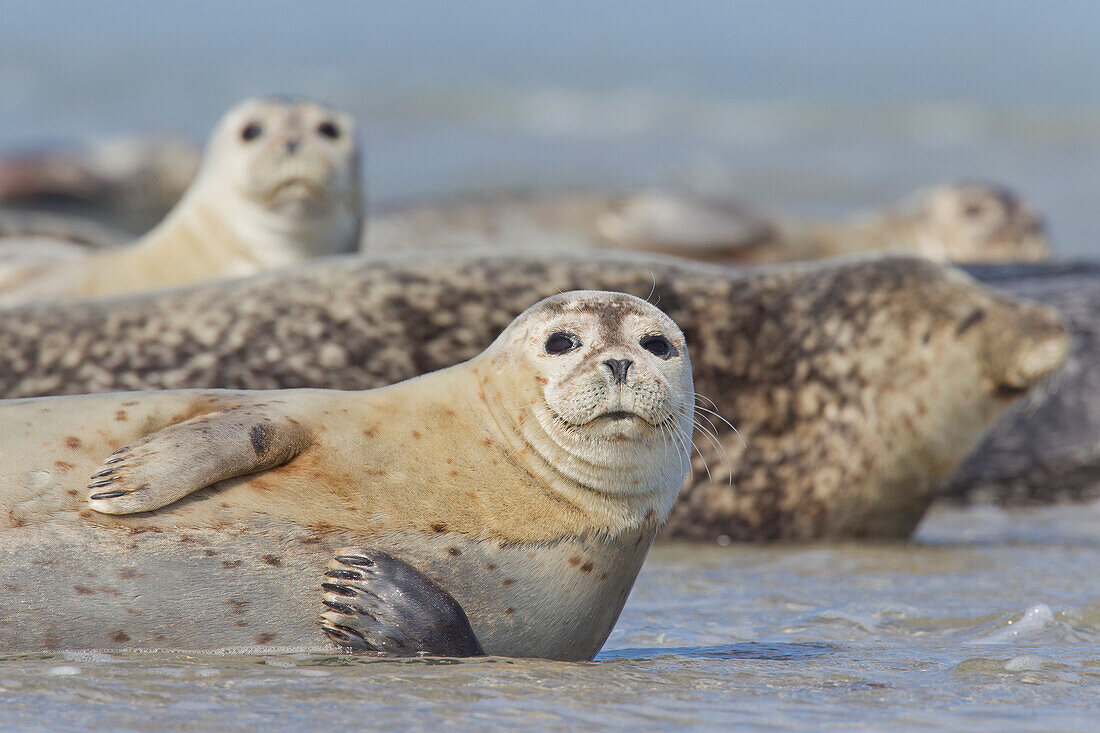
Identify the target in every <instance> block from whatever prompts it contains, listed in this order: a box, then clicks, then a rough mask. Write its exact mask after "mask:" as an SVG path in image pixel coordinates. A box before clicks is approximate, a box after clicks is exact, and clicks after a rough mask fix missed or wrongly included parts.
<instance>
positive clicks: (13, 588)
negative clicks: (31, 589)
mask: <svg viewBox="0 0 1100 733" xmlns="http://www.w3.org/2000/svg"><path fill="white" fill-rule="evenodd" d="M0 588H3V589H4V590H6V591H7V592H8V593H18V592H19V586H18V585H16V584H15V583H4V584H3V585H0Z"/></svg>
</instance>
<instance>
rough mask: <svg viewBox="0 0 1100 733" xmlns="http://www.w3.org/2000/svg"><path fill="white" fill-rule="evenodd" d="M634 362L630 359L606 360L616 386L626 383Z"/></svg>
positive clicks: (605, 362)
mask: <svg viewBox="0 0 1100 733" xmlns="http://www.w3.org/2000/svg"><path fill="white" fill-rule="evenodd" d="M633 363H634V362H633V361H631V360H630V359H605V360H604V364H606V365H607V366H608V367H609V368H610V369H611V376H612V378H613V379H614V380H615V384H625V383H626V372H627V370H628V369H630V365H631V364H633Z"/></svg>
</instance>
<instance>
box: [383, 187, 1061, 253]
mask: <svg viewBox="0 0 1100 733" xmlns="http://www.w3.org/2000/svg"><path fill="white" fill-rule="evenodd" d="M484 245H498V246H507V247H517V246H522V247H523V248H524V249H527V250H531V251H536V252H537V251H541V250H544V249H547V248H555V247H562V246H582V247H597V248H612V249H631V250H640V251H649V252H661V253H665V254H671V255H677V256H680V257H689V258H692V259H700V260H707V261H711V262H728V263H732V262H738V263H742V264H751V263H766V262H790V261H795V260H810V259H820V258H823V257H832V256H835V255H842V254H851V253H857V252H869V251H873V250H885V249H890V250H895V251H907V252H912V253H916V254H921V255H924V256H925V257H930V258H932V259H937V260H947V261H956V262H971V261H975V262H980V261H1003V260H1042V259H1046V258H1047V257H1048V256H1049V254H1050V253H1049V249H1048V247H1047V242H1046V237H1045V235H1044V234H1043V225H1042V220H1041V219H1040V217H1039V216H1038V215H1037V214H1036V213H1035V211H1034V210H1033V209H1032V208H1031V207H1030V206H1029V205H1027V204H1026V203H1024V202H1023V201H1021V200H1020V198H1019V197H1018V196H1016V195H1015V194H1013V193H1012V192H1011V191H1008V190H1006V189H1004V188H1002V187H999V186H994V185H990V184H979V183H968V184H947V185H940V186H935V187H932V188H929V189H927V190H925V191H921V192H919V193H917V194H915V195H913V196H912V197H910V198H909V199H907V200H906V201H903V202H901V203H899V204H895V205H893V206H890V207H888V208H885V209H883V210H881V211H873V212H867V213H864V214H861V215H858V216H854V217H852V218H850V219H846V220H841V221H833V222H806V221H797V220H793V219H790V218H784V217H779V216H772V215H769V214H767V213H765V212H763V211H761V210H760V209H758V208H754V207H752V206H750V205H748V204H744V203H738V202H734V201H723V200H712V199H707V198H703V197H699V196H691V195H687V194H674V193H669V192H638V193H626V194H573V195H552V194H544V195H536V194H527V195H519V194H502V195H496V196H493V195H482V196H479V197H472V198H470V199H465V200H463V199H458V200H453V201H449V202H447V201H444V202H438V203H430V202H428V203H419V204H412V205H408V206H404V207H398V208H394V209H391V210H389V211H386V210H384V209H383V210H382V211H380V212H378V214H377V215H375V216H372V217H371V225H370V227H369V228H368V230H367V231H366V236H365V239H364V249H365V250H366V251H372V250H375V251H379V252H393V251H396V250H401V249H422V248H425V247H428V248H435V247H471V246H484Z"/></svg>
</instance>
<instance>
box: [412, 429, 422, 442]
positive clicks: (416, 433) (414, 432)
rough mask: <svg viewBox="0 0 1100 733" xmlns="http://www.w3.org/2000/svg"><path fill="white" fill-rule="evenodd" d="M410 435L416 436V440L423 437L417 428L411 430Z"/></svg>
mask: <svg viewBox="0 0 1100 733" xmlns="http://www.w3.org/2000/svg"><path fill="white" fill-rule="evenodd" d="M412 436H413V437H414V438H416V439H417V440H420V439H421V438H423V437H424V436H423V435H421V434H420V431H419V430H414V431H412Z"/></svg>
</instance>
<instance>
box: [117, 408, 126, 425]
mask: <svg viewBox="0 0 1100 733" xmlns="http://www.w3.org/2000/svg"><path fill="white" fill-rule="evenodd" d="M126 419H127V415H126V410H115V420H116V421H117V422H125V421H126Z"/></svg>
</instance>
